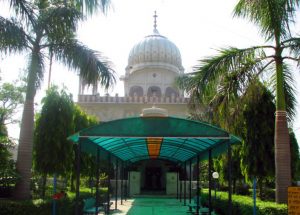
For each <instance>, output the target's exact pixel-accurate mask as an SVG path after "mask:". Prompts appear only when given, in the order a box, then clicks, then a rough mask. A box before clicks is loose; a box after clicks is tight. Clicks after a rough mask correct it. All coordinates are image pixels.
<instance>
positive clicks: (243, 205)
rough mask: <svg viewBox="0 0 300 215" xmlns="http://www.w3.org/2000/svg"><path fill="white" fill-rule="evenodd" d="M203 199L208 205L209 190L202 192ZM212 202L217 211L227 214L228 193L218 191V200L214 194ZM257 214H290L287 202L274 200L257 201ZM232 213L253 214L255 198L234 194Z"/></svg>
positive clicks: (222, 214) (236, 214)
mask: <svg viewBox="0 0 300 215" xmlns="http://www.w3.org/2000/svg"><path fill="white" fill-rule="evenodd" d="M201 201H202V202H203V204H204V205H208V191H206V190H205V191H203V192H202V198H201ZM212 204H213V207H214V208H215V210H216V212H217V213H218V214H220V215H226V214H227V211H228V193H227V192H218V193H217V200H216V202H214V196H213V195H212ZM256 211H257V214H264V215H265V214H266V215H285V214H288V210H287V205H286V204H276V203H274V202H267V201H261V200H258V199H257V201H256ZM232 214H233V215H252V214H253V199H252V198H251V197H248V196H242V195H232Z"/></svg>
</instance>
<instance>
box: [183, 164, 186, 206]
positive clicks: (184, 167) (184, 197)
mask: <svg viewBox="0 0 300 215" xmlns="http://www.w3.org/2000/svg"><path fill="white" fill-rule="evenodd" d="M183 177H184V191H183V193H184V194H183V195H184V203H183V205H184V206H186V162H184V176H183Z"/></svg>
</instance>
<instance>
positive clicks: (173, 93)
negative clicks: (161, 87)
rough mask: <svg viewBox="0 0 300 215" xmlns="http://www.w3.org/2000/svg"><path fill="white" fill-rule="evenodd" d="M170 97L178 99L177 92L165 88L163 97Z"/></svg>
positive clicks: (170, 88)
mask: <svg viewBox="0 0 300 215" xmlns="http://www.w3.org/2000/svg"><path fill="white" fill-rule="evenodd" d="M172 95H174V97H178V96H179V92H178V90H175V89H174V88H172V87H167V89H166V93H165V96H166V97H172Z"/></svg>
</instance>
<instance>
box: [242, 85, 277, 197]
mask: <svg viewBox="0 0 300 215" xmlns="http://www.w3.org/2000/svg"><path fill="white" fill-rule="evenodd" d="M248 91H250V92H247V96H246V98H244V100H245V101H244V104H245V105H244V109H243V112H242V115H243V121H244V124H245V125H244V127H245V128H247V129H245V131H244V133H243V134H242V137H243V139H244V141H243V142H242V148H241V155H240V158H241V166H242V170H243V174H244V175H245V177H246V179H247V181H251V180H252V179H253V178H257V179H258V180H257V183H258V187H259V191H260V192H259V193H260V197H261V198H262V197H263V193H264V192H263V184H264V182H266V180H268V179H270V178H274V171H275V166H274V164H275V163H274V143H273V137H274V117H275V116H274V112H275V104H274V103H273V99H274V98H273V95H272V94H271V92H270V91H268V90H267V89H266V87H265V86H263V85H262V84H261V83H260V82H257V83H255V84H253V85H252V86H251V87H250V88H249V89H248Z"/></svg>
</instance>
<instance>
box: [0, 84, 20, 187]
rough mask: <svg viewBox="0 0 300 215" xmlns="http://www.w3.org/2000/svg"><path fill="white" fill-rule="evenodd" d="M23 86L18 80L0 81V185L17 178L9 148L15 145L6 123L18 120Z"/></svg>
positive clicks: (8, 183)
mask: <svg viewBox="0 0 300 215" xmlns="http://www.w3.org/2000/svg"><path fill="white" fill-rule="evenodd" d="M23 94H24V86H22V85H20V83H19V82H18V81H14V82H13V83H2V84H1V86H0V179H1V180H0V185H1V186H9V185H10V184H14V183H15V182H16V180H17V179H18V174H17V172H16V170H15V162H14V161H13V159H12V157H11V156H12V154H11V153H10V149H13V148H14V147H15V143H14V141H13V140H12V139H11V138H10V137H9V135H8V132H7V127H6V126H7V125H8V124H14V123H16V122H18V121H17V120H16V119H15V115H16V114H17V112H18V110H19V108H20V106H21V105H22V103H23V102H24V96H23Z"/></svg>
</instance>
